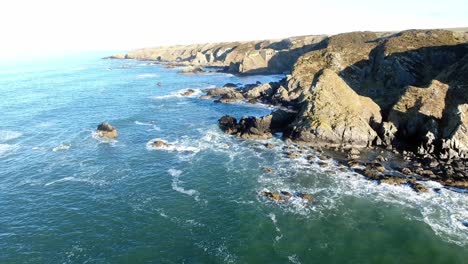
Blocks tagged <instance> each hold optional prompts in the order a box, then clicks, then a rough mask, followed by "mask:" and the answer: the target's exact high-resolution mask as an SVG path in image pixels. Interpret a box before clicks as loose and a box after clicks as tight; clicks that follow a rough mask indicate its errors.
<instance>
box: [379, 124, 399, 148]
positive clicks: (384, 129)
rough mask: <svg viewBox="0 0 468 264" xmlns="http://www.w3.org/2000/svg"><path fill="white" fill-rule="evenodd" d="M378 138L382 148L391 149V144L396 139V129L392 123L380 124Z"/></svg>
mask: <svg viewBox="0 0 468 264" xmlns="http://www.w3.org/2000/svg"><path fill="white" fill-rule="evenodd" d="M378 131H379V132H380V133H379V135H380V137H381V139H382V141H383V144H384V146H386V147H389V148H391V147H392V142H393V140H394V139H395V137H396V133H397V131H398V128H397V127H396V126H395V124H393V123H392V122H382V125H381V126H380V129H379V130H378Z"/></svg>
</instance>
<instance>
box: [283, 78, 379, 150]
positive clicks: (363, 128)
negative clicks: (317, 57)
mask: <svg viewBox="0 0 468 264" xmlns="http://www.w3.org/2000/svg"><path fill="white" fill-rule="evenodd" d="M337 98H341V99H340V100H336V99H337ZM381 120H382V117H381V115H380V108H379V106H378V105H377V104H375V103H374V102H373V101H372V100H371V99H369V98H366V97H362V96H359V95H358V94H356V93H355V92H354V91H353V90H352V89H351V88H350V87H349V86H348V85H347V84H346V83H345V82H344V81H343V79H341V78H340V77H339V76H338V75H337V74H336V73H334V72H333V71H331V70H324V71H323V73H322V74H321V75H320V76H319V77H318V80H317V82H316V84H315V85H314V86H313V87H312V89H311V97H310V99H308V100H307V101H306V103H305V104H304V107H303V108H302V109H301V111H300V113H299V115H298V118H297V119H296V121H294V123H293V124H292V125H293V126H294V128H293V137H295V138H298V139H299V140H302V141H308V142H316V143H319V144H320V143H322V144H330V145H335V146H350V147H366V146H369V145H371V144H372V142H373V141H374V140H375V138H376V137H377V134H376V132H375V131H374V130H373V129H372V128H371V126H370V124H371V123H380V122H381Z"/></svg>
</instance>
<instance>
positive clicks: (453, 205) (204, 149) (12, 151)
mask: <svg viewBox="0 0 468 264" xmlns="http://www.w3.org/2000/svg"><path fill="white" fill-rule="evenodd" d="M108 54H110V53H107V54H96V53H93V54H79V55H76V56H70V57H65V58H62V59H55V60H39V61H36V62H29V63H23V64H19V65H0V93H1V94H2V99H1V100H0V113H1V119H0V263H467V260H468V228H467V227H465V226H464V225H463V221H464V220H467V219H468V196H467V194H463V193H456V192H453V191H450V190H447V189H442V190H441V191H440V192H435V191H432V190H431V191H430V192H429V193H426V194H417V193H415V192H414V191H412V190H411V189H410V188H409V187H405V186H389V185H385V184H382V185H377V184H376V183H373V182H370V181H367V180H365V179H364V178H363V177H362V176H359V175H357V174H355V173H353V172H351V171H345V172H342V171H341V170H339V169H340V168H341V167H340V165H339V164H338V163H336V162H331V164H330V166H329V167H328V168H322V167H320V166H319V165H318V158H317V159H316V161H317V162H312V163H310V162H309V161H307V160H306V159H305V157H306V156H307V155H313V156H314V155H315V156H318V155H319V154H318V153H315V152H313V151H309V152H308V153H304V154H303V155H302V156H301V157H300V158H299V159H288V158H286V157H285V155H284V153H283V148H284V147H286V146H287V144H286V143H285V142H283V141H281V139H279V137H275V138H273V139H270V140H266V141H245V140H239V139H236V138H234V137H232V136H227V135H225V134H223V133H222V132H221V131H220V130H219V128H218V127H217V120H218V119H219V118H220V117H221V116H222V115H225V114H229V115H233V116H237V117H241V116H244V115H254V116H262V115H265V114H268V113H270V112H271V111H272V110H273V108H271V107H268V106H265V105H250V104H245V103H238V104H218V103H214V102H213V101H212V100H204V99H199V98H198V97H199V95H200V94H202V91H201V89H203V88H207V87H215V86H221V85H223V84H224V83H227V82H232V83H243V84H246V83H255V82H256V81H260V82H263V83H264V82H268V81H272V80H278V79H280V78H282V77H283V76H280V75H269V76H261V75H257V76H244V77H240V76H234V75H230V74H223V73H214V72H213V73H209V74H200V75H181V74H178V73H177V71H178V70H180V69H166V68H164V67H163V66H161V65H154V64H151V63H147V62H142V61H133V60H102V59H100V57H102V56H104V55H108ZM123 66H124V67H123ZM158 82H160V83H161V84H162V85H161V86H157V85H156V84H157V83H158ZM189 88H191V89H195V90H196V91H197V92H196V93H195V94H194V95H192V96H189V97H183V96H180V93H181V92H183V91H184V90H186V89H189ZM102 121H108V122H110V123H111V124H112V125H114V126H115V127H117V128H118V131H119V137H118V139H117V140H116V141H103V140H101V139H99V138H98V137H96V135H95V134H94V133H93V132H94V130H95V129H96V126H97V125H98V124H99V123H101V122H102ZM156 138H158V139H162V140H165V141H167V142H168V143H170V144H171V146H172V147H170V148H168V149H153V148H151V147H150V146H149V145H148V142H151V141H152V140H153V139H156ZM266 142H269V143H272V144H274V146H275V147H274V148H273V149H268V148H265V147H264V146H263V144H264V143H266ZM292 148H294V147H292ZM265 167H269V168H272V169H273V172H271V173H268V172H264V171H263V168H265ZM424 184H425V185H427V186H428V187H440V185H438V184H437V183H434V182H425V183H424ZM263 190H270V191H280V190H287V191H290V192H306V193H310V194H312V195H313V196H314V197H315V200H314V202H313V203H310V204H308V203H306V202H305V201H303V200H301V199H293V200H292V201H289V202H286V203H279V204H278V203H273V202H270V201H268V200H266V199H264V198H263V197H261V196H259V195H258V193H259V192H261V191H263Z"/></svg>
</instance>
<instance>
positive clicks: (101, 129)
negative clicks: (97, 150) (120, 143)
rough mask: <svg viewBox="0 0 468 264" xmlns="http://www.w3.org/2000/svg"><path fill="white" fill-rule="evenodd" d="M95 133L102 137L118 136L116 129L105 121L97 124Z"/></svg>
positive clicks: (113, 137)
mask: <svg viewBox="0 0 468 264" xmlns="http://www.w3.org/2000/svg"><path fill="white" fill-rule="evenodd" d="M96 133H97V134H98V135H99V136H100V137H103V138H110V139H116V138H117V136H118V132H117V129H116V128H115V127H113V126H111V125H110V124H109V123H107V122H103V123H101V124H99V125H98V127H97V130H96Z"/></svg>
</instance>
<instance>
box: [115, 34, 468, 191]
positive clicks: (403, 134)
mask: <svg viewBox="0 0 468 264" xmlns="http://www.w3.org/2000/svg"><path fill="white" fill-rule="evenodd" d="M110 58H120V59H137V60H150V61H154V62H157V63H162V64H167V65H181V66H190V67H191V68H190V69H193V68H196V69H199V68H200V67H221V68H222V71H225V72H230V73H236V74H257V73H263V74H264V73H288V74H287V75H286V78H284V79H283V80H281V81H279V82H272V83H268V84H252V85H246V86H244V87H236V85H234V84H227V85H225V87H223V88H214V89H209V90H206V91H205V93H206V95H204V96H202V98H205V99H207V98H215V99H216V100H217V101H218V102H221V103H231V102H236V101H240V100H245V101H248V102H250V103H255V102H262V103H267V104H272V105H277V106H280V107H282V109H280V110H277V111H275V112H273V113H272V114H271V115H268V116H265V117H241V118H240V120H239V121H237V118H239V117H237V118H236V117H231V116H223V117H221V118H220V119H219V125H220V128H221V129H222V130H223V131H225V132H226V133H228V134H234V135H237V136H238V137H240V138H245V139H265V138H269V137H272V135H273V134H274V133H277V132H282V133H283V134H282V135H283V138H284V139H286V140H291V141H292V142H294V143H295V144H299V145H302V146H307V147H309V148H314V149H317V150H319V151H325V152H327V153H329V155H333V156H334V157H337V158H339V157H342V158H341V159H342V161H343V162H344V163H346V164H347V165H348V166H349V167H351V168H356V169H355V170H356V171H357V172H360V173H362V174H363V175H365V176H366V177H368V178H369V179H371V180H377V181H379V182H382V183H389V184H409V185H411V186H412V187H413V188H414V189H415V190H416V191H425V190H424V187H423V186H421V185H420V184H418V183H417V182H416V180H428V179H430V180H435V181H439V182H441V183H442V184H443V185H445V186H452V187H457V188H468V32H463V31H453V30H407V31H402V32H396V33H395V32H391V33H389V32H351V33H344V34H338V35H334V36H324V35H321V36H304V37H294V38H288V39H282V40H266V41H252V42H232V43H216V44H203V45H189V46H172V47H160V48H147V49H140V50H136V51H133V52H130V53H128V54H120V55H114V56H111V57H110ZM197 72H199V71H197ZM364 152H365V153H371V154H366V155H361V154H362V153H364ZM384 152H385V153H386V152H389V153H392V155H393V156H392V157H394V158H398V159H400V160H401V161H402V162H399V163H398V164H399V165H394V164H392V165H390V164H382V163H385V161H386V159H387V158H384V157H382V155H381V154H382V153H384ZM339 153H345V154H347V156H346V155H345V158H343V155H340V154H339ZM372 153H373V154H372ZM292 156H294V155H292ZM362 156H366V157H367V158H364V157H362ZM357 165H361V169H359V168H358V167H359V166H357Z"/></svg>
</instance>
